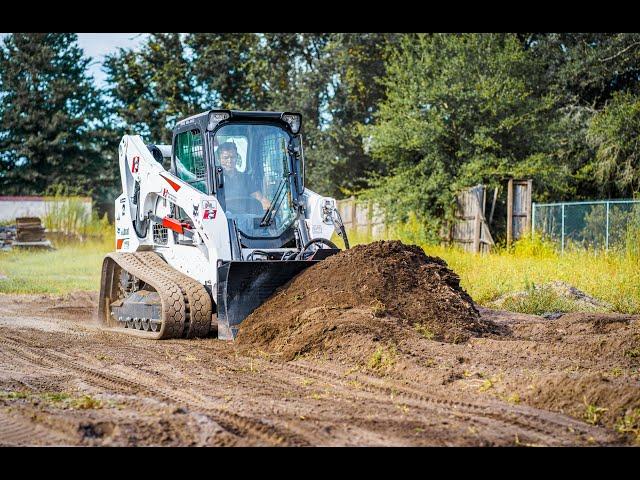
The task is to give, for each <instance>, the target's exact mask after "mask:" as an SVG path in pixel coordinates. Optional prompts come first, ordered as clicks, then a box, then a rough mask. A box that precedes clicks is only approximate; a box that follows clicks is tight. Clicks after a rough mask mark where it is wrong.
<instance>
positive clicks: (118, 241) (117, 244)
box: [116, 238, 124, 250]
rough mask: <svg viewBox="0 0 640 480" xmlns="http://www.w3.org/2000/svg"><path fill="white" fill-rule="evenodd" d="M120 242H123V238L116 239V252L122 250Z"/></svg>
mask: <svg viewBox="0 0 640 480" xmlns="http://www.w3.org/2000/svg"><path fill="white" fill-rule="evenodd" d="M122 242H124V238H118V239H117V240H116V250H120V249H121V248H122Z"/></svg>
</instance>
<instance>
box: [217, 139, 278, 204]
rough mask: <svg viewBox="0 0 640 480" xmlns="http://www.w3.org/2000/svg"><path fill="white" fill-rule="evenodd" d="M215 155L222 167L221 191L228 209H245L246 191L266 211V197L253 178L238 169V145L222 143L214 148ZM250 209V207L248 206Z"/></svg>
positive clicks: (267, 202)
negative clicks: (222, 180) (222, 181)
mask: <svg viewBox="0 0 640 480" xmlns="http://www.w3.org/2000/svg"><path fill="white" fill-rule="evenodd" d="M216 157H218V158H219V160H220V165H221V166H222V169H223V174H224V184H223V187H222V188H223V191H224V196H225V199H226V203H227V208H228V209H234V210H235V209H238V210H240V211H242V210H245V209H246V208H247V207H246V205H247V201H246V200H248V199H247V192H249V197H250V198H253V199H255V200H257V201H258V202H260V204H261V205H262V208H264V210H265V211H266V210H267V209H268V208H269V205H270V202H269V199H268V198H266V197H265V196H264V195H263V194H262V192H261V189H260V188H259V186H258V183H257V182H256V181H255V179H254V178H253V177H252V176H251V175H249V174H248V173H246V172H240V171H239V170H238V160H239V155H238V147H237V146H236V144H235V143H234V142H225V143H222V144H221V145H220V146H219V147H218V149H217V150H216ZM249 209H250V207H249Z"/></svg>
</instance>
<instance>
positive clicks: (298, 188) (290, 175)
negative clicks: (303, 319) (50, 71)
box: [98, 110, 349, 340]
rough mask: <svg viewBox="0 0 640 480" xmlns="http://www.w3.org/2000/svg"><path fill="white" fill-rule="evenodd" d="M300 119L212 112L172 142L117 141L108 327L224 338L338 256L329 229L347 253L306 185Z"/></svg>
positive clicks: (106, 275) (106, 280)
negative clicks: (303, 275) (299, 278)
mask: <svg viewBox="0 0 640 480" xmlns="http://www.w3.org/2000/svg"><path fill="white" fill-rule="evenodd" d="M301 121H302V118H301V115H300V114H297V113H287V112H284V113H282V112H243V111H234V110H211V111H208V112H204V113H201V114H198V115H194V116H192V117H189V118H187V119H185V120H182V121H180V122H178V123H177V124H176V126H175V128H174V130H173V141H172V145H170V146H169V145H146V144H145V143H144V142H143V140H142V138H141V137H140V136H138V135H125V136H124V137H123V138H122V141H121V142H120V146H119V163H120V177H121V182H122V194H121V195H120V196H119V197H118V198H117V199H116V201H115V218H116V232H115V237H116V242H115V243H116V251H115V252H113V253H109V254H107V256H106V257H105V259H104V261H103V265H102V277H101V285H100V300H99V306H98V316H99V320H100V322H101V324H102V325H103V326H104V327H105V328H108V329H113V330H117V331H121V332H124V333H128V334H131V335H137V336H142V337H147V338H152V339H165V338H192V337H203V336H208V335H213V334H215V332H216V331H217V336H218V338H220V339H226V340H231V339H233V338H235V336H236V333H237V331H238V326H239V325H240V323H241V322H242V320H243V319H244V318H245V317H247V315H249V314H250V313H251V312H252V311H253V310H254V309H255V308H257V307H258V306H259V305H260V304H262V303H263V302H264V301H265V300H266V299H267V298H268V297H269V296H270V295H271V294H272V293H273V292H274V291H275V289H277V288H278V287H279V286H281V285H283V284H284V283H286V282H287V281H289V280H290V279H291V278H293V277H294V276H295V275H297V274H298V273H300V272H301V271H302V270H304V269H305V268H307V267H309V266H311V265H313V264H315V263H317V262H319V261H322V260H323V259H325V258H327V257H328V256H329V255H332V254H335V253H337V252H338V251H339V249H338V248H337V247H336V245H335V244H333V243H332V242H331V240H330V238H331V236H332V234H333V232H334V231H336V232H337V233H338V235H339V236H341V237H342V239H343V241H344V243H345V247H346V248H348V247H349V243H348V240H347V236H346V233H345V229H344V225H343V224H342V220H341V218H340V215H339V213H338V211H337V209H336V202H335V200H334V199H332V198H327V197H323V196H321V195H318V194H317V193H314V192H312V191H310V190H309V189H307V188H305V186H304V161H303V149H302V142H301V135H300V127H301ZM229 152H231V153H229Z"/></svg>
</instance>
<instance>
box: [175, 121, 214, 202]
mask: <svg viewBox="0 0 640 480" xmlns="http://www.w3.org/2000/svg"><path fill="white" fill-rule="evenodd" d="M175 142H176V143H175V148H174V152H175V158H176V173H177V175H178V177H179V178H180V179H181V180H184V181H185V182H187V183H189V184H191V185H193V187H194V188H197V189H198V190H200V191H201V192H203V193H206V190H207V182H206V171H205V164H204V151H203V142H202V134H201V133H200V131H199V130H197V129H194V130H190V131H187V132H182V133H179V134H178V135H177V136H176V141H175Z"/></svg>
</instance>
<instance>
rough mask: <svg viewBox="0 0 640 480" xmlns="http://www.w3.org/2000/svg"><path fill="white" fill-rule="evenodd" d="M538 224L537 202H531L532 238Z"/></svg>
mask: <svg viewBox="0 0 640 480" xmlns="http://www.w3.org/2000/svg"><path fill="white" fill-rule="evenodd" d="M535 226H536V204H535V203H531V238H533V231H534V229H535Z"/></svg>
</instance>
